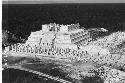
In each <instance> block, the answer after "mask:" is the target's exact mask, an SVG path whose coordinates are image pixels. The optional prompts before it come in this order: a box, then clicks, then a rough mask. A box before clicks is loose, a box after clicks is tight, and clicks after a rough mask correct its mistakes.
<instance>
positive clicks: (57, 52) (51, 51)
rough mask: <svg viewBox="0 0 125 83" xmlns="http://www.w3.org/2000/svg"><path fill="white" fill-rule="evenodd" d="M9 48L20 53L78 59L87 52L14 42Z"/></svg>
mask: <svg viewBox="0 0 125 83" xmlns="http://www.w3.org/2000/svg"><path fill="white" fill-rule="evenodd" d="M9 50H11V51H14V52H19V53H29V54H30V53H31V54H47V55H50V56H51V55H52V56H55V57H62V58H63V57H64V58H70V59H76V60H80V58H82V57H83V56H85V55H86V53H87V52H85V51H80V50H78V51H76V50H74V49H69V48H66V49H63V48H58V47H56V46H54V47H52V48H46V47H42V46H41V47H37V46H34V47H31V46H30V45H24V44H22V45H18V44H14V45H11V46H10V47H9Z"/></svg>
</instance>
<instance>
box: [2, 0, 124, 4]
mask: <svg viewBox="0 0 125 83" xmlns="http://www.w3.org/2000/svg"><path fill="white" fill-rule="evenodd" d="M2 1H3V4H8V3H9V4H44V3H125V0H2Z"/></svg>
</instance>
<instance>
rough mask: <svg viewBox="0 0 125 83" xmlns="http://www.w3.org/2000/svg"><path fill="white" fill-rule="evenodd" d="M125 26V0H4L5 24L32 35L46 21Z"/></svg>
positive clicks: (24, 33)
mask: <svg viewBox="0 0 125 83" xmlns="http://www.w3.org/2000/svg"><path fill="white" fill-rule="evenodd" d="M54 22H55V23H59V24H71V23H72V24H74V23H79V24H80V25H81V26H82V27H85V28H100V27H103V28H106V29H108V30H109V32H114V31H118V30H125V4H3V5H2V28H3V29H5V30H9V31H10V32H11V33H15V34H18V35H29V34H30V32H31V31H36V30H40V29H41V25H42V24H46V23H54Z"/></svg>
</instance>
